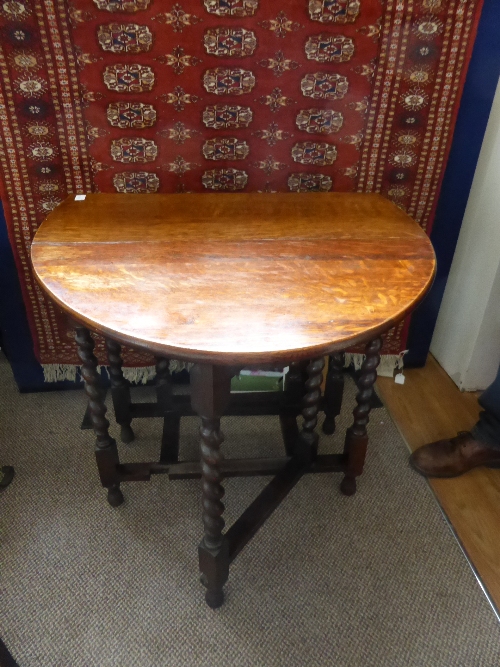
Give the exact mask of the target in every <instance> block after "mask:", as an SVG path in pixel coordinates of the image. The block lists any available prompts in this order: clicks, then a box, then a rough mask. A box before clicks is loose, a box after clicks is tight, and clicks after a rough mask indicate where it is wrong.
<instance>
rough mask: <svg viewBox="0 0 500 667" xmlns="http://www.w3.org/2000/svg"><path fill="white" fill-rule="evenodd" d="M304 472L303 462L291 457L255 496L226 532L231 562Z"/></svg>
mask: <svg viewBox="0 0 500 667" xmlns="http://www.w3.org/2000/svg"><path fill="white" fill-rule="evenodd" d="M304 472H305V467H304V464H303V462H301V461H299V460H298V459H297V458H293V459H291V460H290V461H289V462H288V463H287V465H286V466H285V467H284V468H283V469H282V470H281V471H280V472H279V473H278V474H277V475H276V477H274V478H273V479H272V480H271V481H270V482H269V484H268V485H267V486H266V487H265V489H264V490H263V491H262V492H261V493H260V494H259V495H258V496H257V498H256V499H255V500H254V501H253V503H252V504H251V505H249V507H247V509H246V510H245V511H244V512H243V514H242V515H241V516H240V517H239V518H238V519H237V520H236V521H235V522H234V523H233V525H232V526H231V528H230V529H229V530H228V531H227V533H226V541H227V544H228V557H229V561H230V562H232V561H233V560H234V559H235V558H236V556H237V555H238V554H239V553H240V551H241V550H242V549H243V547H244V546H245V545H246V544H248V542H249V541H250V540H251V539H252V537H253V536H254V535H255V534H256V533H257V531H258V530H259V528H260V527H261V526H263V525H264V523H265V522H266V521H267V519H268V518H269V517H270V516H271V514H272V513H273V512H274V510H275V509H276V508H277V507H278V506H279V505H280V503H281V502H282V500H283V499H284V498H285V497H286V496H287V494H288V493H289V492H290V491H291V490H292V489H293V487H294V486H295V484H297V482H298V481H299V479H300V478H301V477H302V475H303V474H304Z"/></svg>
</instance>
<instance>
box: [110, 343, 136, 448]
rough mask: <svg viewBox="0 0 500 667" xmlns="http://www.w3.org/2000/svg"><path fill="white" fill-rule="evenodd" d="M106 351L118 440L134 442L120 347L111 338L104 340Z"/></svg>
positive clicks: (128, 391) (127, 389) (128, 388)
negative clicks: (118, 427) (118, 428)
mask: <svg viewBox="0 0 500 667" xmlns="http://www.w3.org/2000/svg"><path fill="white" fill-rule="evenodd" d="M106 349H107V351H108V361H109V376H110V380H111V396H112V398H113V408H114V410H115V418H116V422H117V424H119V425H120V439H121V441H122V442H125V443H130V442H133V440H134V437H135V436H134V431H133V430H132V427H131V426H130V424H131V423H132V416H131V413H130V404H131V402H132V401H131V400H130V387H129V384H128V382H127V380H125V378H124V377H123V369H122V367H123V359H122V357H121V345H120V344H119V343H117V342H116V341H114V340H112V339H111V338H106Z"/></svg>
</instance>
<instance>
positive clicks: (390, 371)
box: [344, 350, 408, 378]
mask: <svg viewBox="0 0 500 667" xmlns="http://www.w3.org/2000/svg"><path fill="white" fill-rule="evenodd" d="M407 352H408V350H403V352H400V353H399V354H383V355H382V356H381V358H380V364H379V367H378V368H377V375H380V377H389V378H391V377H392V376H393V375H394V371H395V370H401V369H402V368H403V366H404V361H403V357H404V355H405V354H406V353H407ZM365 356H366V355H364V354H361V353H359V352H346V353H345V363H344V366H345V368H348V367H349V366H350V365H351V364H352V365H353V366H354V370H356V371H359V369H360V368H361V365H362V363H363V361H364V359H365Z"/></svg>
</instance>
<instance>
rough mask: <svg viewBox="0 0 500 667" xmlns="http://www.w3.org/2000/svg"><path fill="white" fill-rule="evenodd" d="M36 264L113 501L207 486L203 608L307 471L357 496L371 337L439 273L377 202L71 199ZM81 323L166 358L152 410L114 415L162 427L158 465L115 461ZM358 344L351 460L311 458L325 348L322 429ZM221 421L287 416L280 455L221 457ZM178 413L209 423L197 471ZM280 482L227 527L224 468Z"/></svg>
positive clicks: (36, 253) (397, 214)
mask: <svg viewBox="0 0 500 667" xmlns="http://www.w3.org/2000/svg"><path fill="white" fill-rule="evenodd" d="M145 222H147V224H145ZM32 258H33V265H34V270H35V274H36V276H37V279H38V280H39V282H40V284H41V285H42V286H43V287H44V289H45V290H46V291H47V292H48V293H49V295H51V296H52V298H53V299H54V300H55V301H56V302H57V303H58V304H59V305H60V306H62V308H63V310H64V311H65V312H67V313H68V314H69V315H70V316H72V317H73V318H74V319H75V320H76V322H78V323H79V324H77V341H78V344H79V354H80V358H81V359H82V362H83V369H82V374H83V376H84V380H85V388H86V392H87V395H88V397H89V405H90V415H91V418H92V423H93V427H94V430H95V432H96V436H97V446H96V457H97V462H98V468H99V474H100V476H101V481H102V483H103V485H104V486H105V487H106V488H108V497H109V500H110V502H111V503H112V504H118V503H119V502H121V501H122V500H123V496H122V495H121V491H120V482H122V481H142V480H147V479H149V478H150V477H151V475H153V474H169V475H170V477H171V478H172V479H181V478H184V479H185V478H189V477H191V478H192V477H198V476H200V477H201V480H202V506H203V515H202V516H203V524H204V536H203V540H202V542H201V544H200V545H199V548H198V554H199V564H200V571H201V578H202V582H203V584H204V585H205V586H206V589H207V590H206V601H207V603H208V604H209V605H210V606H211V607H218V606H220V605H221V604H222V602H223V599H224V593H223V586H224V584H225V582H226V580H227V577H228V572H229V564H230V562H231V561H232V560H233V559H234V558H235V557H236V556H237V554H238V553H239V552H240V551H241V549H242V548H243V547H244V545H245V544H247V543H248V541H249V540H250V539H252V537H253V536H254V535H255V533H256V532H257V531H258V529H259V527H260V526H261V525H262V524H263V523H264V522H265V520H266V519H267V518H268V517H269V516H270V514H271V513H272V512H273V511H274V509H276V507H277V506H278V505H279V503H280V502H281V501H282V500H283V498H285V497H286V495H287V494H288V492H289V491H290V489H292V488H293V486H294V485H295V484H296V483H297V481H298V480H299V479H300V477H301V476H302V475H303V474H305V473H310V472H314V473H320V472H332V471H341V472H343V473H344V474H345V476H344V479H343V481H342V484H341V490H342V492H343V493H345V494H352V493H354V492H355V490H356V477H357V476H359V475H360V474H361V472H362V469H363V464H364V458H365V454H366V446H367V442H368V437H367V432H366V425H367V423H368V417H369V412H370V407H371V397H372V393H373V384H374V382H375V379H376V368H377V365H378V363H379V360H380V355H379V352H380V346H381V340H380V338H379V336H380V334H382V333H384V332H385V331H386V330H387V329H389V328H390V327H391V326H392V325H393V324H395V323H397V322H399V321H400V320H401V319H402V318H403V317H404V315H405V314H406V313H408V312H409V311H410V310H411V309H412V308H413V307H414V306H415V304H416V303H417V302H418V301H419V300H420V299H421V298H422V297H423V296H424V294H425V292H426V291H427V290H428V288H429V286H430V283H431V281H432V278H433V275H434V271H435V259H434V253H433V250H432V246H431V244H430V242H429V240H428V238H427V237H426V236H425V234H424V232H423V231H422V230H421V229H420V228H419V226H418V225H417V224H416V223H415V222H414V221H412V220H411V219H410V218H409V217H408V216H407V215H405V214H404V213H403V212H402V211H401V210H399V209H398V208H397V207H396V206H394V205H393V204H391V203H390V202H388V201H387V200H385V199H383V198H382V197H381V196H379V195H372V194H370V195H364V194H363V195H362V194H339V193H333V194H324V195H318V196H316V197H313V196H311V195H308V194H304V195H302V194H294V195H279V194H276V195H275V194H273V195H246V194H238V195H233V194H227V195H224V196H223V197H221V196H220V195H219V194H214V195H210V194H204V195H181V196H177V195H151V196H149V195H144V196H141V197H137V196H128V195H101V194H99V195H87V198H86V200H85V201H84V202H75V201H74V199H73V197H68V199H66V200H65V201H64V202H63V203H62V205H60V206H58V207H57V208H56V209H55V210H54V211H53V212H52V213H51V214H50V215H49V217H48V218H47V220H46V221H45V222H44V223H43V224H42V226H41V227H40V229H39V231H38V232H37V234H36V237H35V241H34V243H33V251H32ZM85 325H88V326H89V327H90V328H91V329H92V330H95V331H96V332H98V333H102V334H104V335H106V336H108V337H109V338H111V339H112V340H113V341H117V342H118V343H128V344H131V345H133V346H136V347H139V348H142V349H147V350H149V351H151V352H153V353H154V354H155V356H157V357H159V360H158V366H157V370H158V381H157V399H158V400H157V403H156V404H131V403H130V402H129V403H128V406H127V409H128V415H125V409H124V406H125V403H122V404H119V406H118V410H117V414H119V415H120V419H121V422H122V423H125V417H126V418H127V419H132V418H136V417H146V416H162V417H163V418H164V434H163V445H162V452H161V457H160V458H161V460H160V462H159V463H147V462H146V463H130V464H120V462H119V460H118V454H117V449H116V443H115V442H114V440H113V439H112V438H111V437H110V436H109V433H108V422H107V420H106V418H105V413H106V407H105V405H104V401H103V393H102V391H101V390H100V388H99V376H98V373H97V361H96V359H95V357H94V355H93V354H92V351H93V341H92V338H91V336H90V334H89V332H88V330H87V329H86V328H84V326H85ZM366 340H370V341H371V342H370V343H369V344H368V345H367V348H366V359H365V361H364V363H363V367H362V371H361V375H360V377H359V379H358V381H357V383H358V390H359V391H358V394H357V398H356V400H357V407H356V408H355V410H354V423H353V425H352V426H351V427H350V428H349V429H348V431H347V435H346V441H345V448H344V452H343V454H340V455H328V456H318V455H317V445H318V436H317V434H316V432H315V428H316V425H317V415H318V410H319V409H320V407H321V392H320V387H321V382H322V373H323V367H324V356H325V354H328V355H330V363H329V372H328V377H327V382H326V385H327V388H326V397H325V400H324V402H323V403H324V407H325V410H326V412H327V420H326V426H325V431H326V432H329V431H330V432H331V431H332V430H334V428H335V417H336V415H337V414H338V412H339V411H340V401H339V399H338V397H336V396H335V395H336V394H337V392H336V391H334V390H335V389H337V390H338V388H340V387H341V382H342V377H341V365H342V364H341V359H342V357H341V354H340V353H341V352H342V351H343V350H344V349H345V348H346V347H347V346H349V345H351V344H353V343H356V342H364V341H366ZM108 349H110V351H111V358H112V363H111V361H110V363H111V369H110V370H111V372H112V384H113V382H114V384H115V387H114V388H112V390H114V389H116V388H118V385H120V386H123V383H122V376H121V377H120V373H121V359H120V352H119V346H118V345H116V344H114V343H111V344H108ZM172 357H174V358H178V359H185V360H188V361H194V362H196V363H195V365H194V367H193V369H192V371H191V399H190V400H191V406H189V404H188V400H189V398H188V397H185V396H174V395H172V393H171V388H170V386H169V381H168V380H169V379H168V361H167V359H169V358H172ZM311 359H312V360H313V361H310V360H311ZM281 363H283V364H284V365H286V364H287V363H292V367H291V374H290V377H289V382H288V386H287V390H286V391H285V392H283V395H282V396H279V397H276V396H274V397H271V396H269V394H263V395H261V396H257V397H255V396H248V395H244V396H234V397H232V398H230V389H229V388H230V378H231V375H233V374H234V373H236V372H237V368H238V367H241V366H247V365H255V364H259V365H260V364H274V365H276V364H281ZM306 365H307V367H306ZM265 404H266V405H265ZM122 408H123V412H120V410H121V409H122ZM224 412H227V413H229V414H279V416H280V423H281V428H282V433H283V439H284V442H285V450H286V454H287V456H286V457H284V458H282V459H264V460H262V459H261V460H257V461H247V462H241V461H224V460H223V457H222V454H221V451H220V446H221V443H222V434H221V432H220V417H221V415H222V414H223V413H224ZM299 412H301V413H302V417H303V424H302V428H301V429H300V431H299V429H298V426H297V422H296V417H297V415H298V414H299ZM184 414H186V415H187V414H198V415H199V416H200V418H201V428H200V441H201V463H198V462H180V463H179V462H177V458H178V430H179V419H180V417H181V415H184ZM129 424H130V421H129ZM274 473H276V476H275V477H274V478H273V479H272V480H271V481H270V483H269V484H268V485H267V487H266V488H265V489H264V490H263V491H262V493H261V494H260V495H259V496H258V497H257V498H256V499H255V500H254V502H253V503H252V504H251V505H250V507H248V508H247V510H246V511H245V512H244V513H243V514H242V516H241V517H240V518H239V519H238V520H237V521H236V522H235V523H234V524H233V526H231V528H230V529H229V530H228V531H227V533H226V534H224V519H223V513H224V504H223V502H222V499H223V496H224V488H223V485H222V481H223V478H224V476H230V475H232V476H238V475H242V474H274Z"/></svg>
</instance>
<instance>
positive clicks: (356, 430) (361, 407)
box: [340, 338, 382, 496]
mask: <svg viewBox="0 0 500 667" xmlns="http://www.w3.org/2000/svg"><path fill="white" fill-rule="evenodd" d="M381 347H382V339H381V338H375V339H374V340H372V341H370V342H369V343H368V345H367V346H366V357H365V360H364V361H363V365H362V366H361V374H360V376H359V378H358V380H357V382H356V384H357V386H358V393H357V394H356V403H357V406H356V407H355V408H354V411H353V415H354V423H353V425H352V426H350V427H349V428H348V429H347V433H346V438H345V446H344V453H345V455H346V457H347V469H346V473H345V476H344V479H343V480H342V482H341V484H340V490H341V491H342V493H344V494H345V495H346V496H352V495H353V494H354V493H356V477H358V476H359V475H361V473H362V472H363V466H364V463H365V457H366V448H367V446H368V434H367V432H366V426H367V424H368V420H369V419H370V411H371V403H372V395H373V385H374V384H375V380H376V379H377V366H378V365H379V363H380V348H381Z"/></svg>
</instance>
